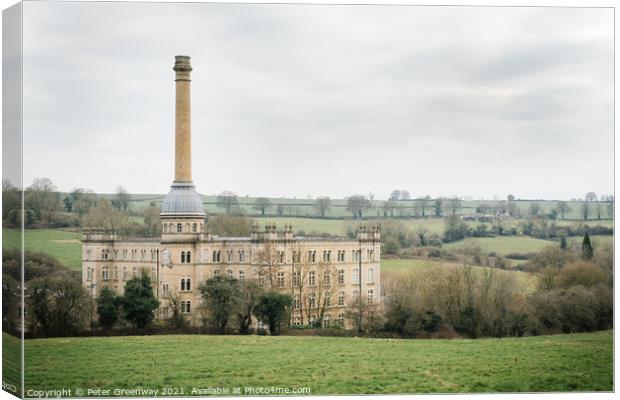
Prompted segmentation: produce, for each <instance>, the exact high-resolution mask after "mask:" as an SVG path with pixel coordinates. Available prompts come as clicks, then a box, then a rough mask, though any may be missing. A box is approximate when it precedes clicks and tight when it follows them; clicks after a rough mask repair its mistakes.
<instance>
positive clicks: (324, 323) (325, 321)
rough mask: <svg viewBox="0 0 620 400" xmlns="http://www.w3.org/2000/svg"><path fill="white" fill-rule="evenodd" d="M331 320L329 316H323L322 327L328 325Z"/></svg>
mask: <svg viewBox="0 0 620 400" xmlns="http://www.w3.org/2000/svg"><path fill="white" fill-rule="evenodd" d="M331 319H332V316H331V315H329V314H325V316H324V317H323V325H329V322H330V320H331Z"/></svg>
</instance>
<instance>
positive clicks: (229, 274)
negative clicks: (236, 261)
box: [226, 269, 233, 278]
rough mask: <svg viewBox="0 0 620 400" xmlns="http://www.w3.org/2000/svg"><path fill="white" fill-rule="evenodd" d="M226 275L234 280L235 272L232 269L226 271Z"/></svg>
mask: <svg viewBox="0 0 620 400" xmlns="http://www.w3.org/2000/svg"><path fill="white" fill-rule="evenodd" d="M226 275H228V276H230V277H231V278H232V277H233V270H232V269H229V270H226Z"/></svg>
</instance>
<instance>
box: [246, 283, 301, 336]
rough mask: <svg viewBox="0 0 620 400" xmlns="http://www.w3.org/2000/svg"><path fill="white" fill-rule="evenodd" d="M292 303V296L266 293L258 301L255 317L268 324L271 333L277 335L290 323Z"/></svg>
mask: <svg viewBox="0 0 620 400" xmlns="http://www.w3.org/2000/svg"><path fill="white" fill-rule="evenodd" d="M292 302H293V300H292V298H291V296H289V295H287V294H281V293H276V292H268V293H265V294H263V295H261V297H260V298H259V300H258V304H257V305H256V310H255V315H256V317H257V318H258V319H259V320H261V321H263V322H266V323H267V325H268V326H269V333H271V334H272V335H277V334H279V333H280V331H281V329H282V327H283V326H285V325H286V324H288V322H289V321H290V318H291V316H290V314H291V304H292Z"/></svg>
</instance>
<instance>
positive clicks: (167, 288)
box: [162, 283, 170, 296]
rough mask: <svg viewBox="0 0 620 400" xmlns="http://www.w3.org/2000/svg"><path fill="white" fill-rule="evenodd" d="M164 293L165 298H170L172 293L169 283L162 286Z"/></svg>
mask: <svg viewBox="0 0 620 400" xmlns="http://www.w3.org/2000/svg"><path fill="white" fill-rule="evenodd" d="M162 292H163V294H164V296H168V294H169V293H170V285H168V284H167V283H164V284H163V285H162Z"/></svg>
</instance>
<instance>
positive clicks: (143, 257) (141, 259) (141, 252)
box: [140, 250, 146, 261]
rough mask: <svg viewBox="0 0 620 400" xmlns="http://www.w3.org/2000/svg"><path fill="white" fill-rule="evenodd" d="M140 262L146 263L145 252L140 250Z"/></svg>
mask: <svg viewBox="0 0 620 400" xmlns="http://www.w3.org/2000/svg"><path fill="white" fill-rule="evenodd" d="M140 261H146V250H140Z"/></svg>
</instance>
